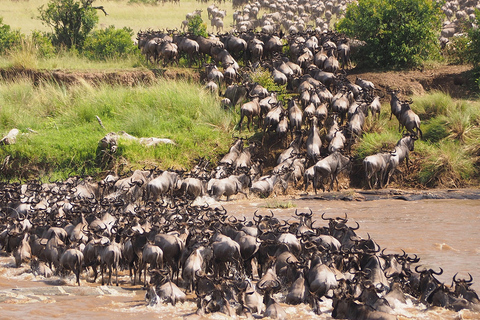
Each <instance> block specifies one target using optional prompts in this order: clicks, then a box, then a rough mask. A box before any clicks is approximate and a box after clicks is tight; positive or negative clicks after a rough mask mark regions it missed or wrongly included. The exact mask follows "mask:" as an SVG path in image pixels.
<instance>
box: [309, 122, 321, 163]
mask: <svg viewBox="0 0 480 320" xmlns="http://www.w3.org/2000/svg"><path fill="white" fill-rule="evenodd" d="M310 121H311V123H312V125H311V127H310V133H309V134H308V138H307V161H306V163H309V162H308V160H310V159H311V160H312V163H315V162H316V161H318V159H319V158H320V149H321V148H322V139H321V138H320V132H319V130H318V127H317V118H316V117H315V116H314V117H311V118H310Z"/></svg>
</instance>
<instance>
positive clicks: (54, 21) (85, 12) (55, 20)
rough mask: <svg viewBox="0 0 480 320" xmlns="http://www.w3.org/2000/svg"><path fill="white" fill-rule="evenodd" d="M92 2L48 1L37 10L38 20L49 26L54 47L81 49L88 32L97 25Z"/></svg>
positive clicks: (81, 0)
mask: <svg viewBox="0 0 480 320" xmlns="http://www.w3.org/2000/svg"><path fill="white" fill-rule="evenodd" d="M92 2H93V0H78V1H77V0H50V2H48V3H47V5H46V6H45V5H42V6H40V7H39V8H38V11H39V13H40V16H39V19H40V20H42V21H43V23H44V24H45V25H47V26H50V27H51V28H52V30H53V33H51V34H50V36H51V38H52V43H53V44H54V45H55V46H62V45H63V46H66V47H67V48H72V47H73V48H77V49H81V48H82V46H83V43H84V42H85V39H86V37H87V35H88V34H89V32H90V31H91V30H92V29H93V28H94V27H95V25H96V24H97V23H98V16H97V11H96V9H101V10H103V7H98V8H95V7H92Z"/></svg>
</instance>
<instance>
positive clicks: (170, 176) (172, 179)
mask: <svg viewBox="0 0 480 320" xmlns="http://www.w3.org/2000/svg"><path fill="white" fill-rule="evenodd" d="M179 178H180V177H179V174H178V173H177V172H173V171H163V172H162V174H160V175H159V176H158V177H156V178H154V179H152V180H151V181H150V182H148V184H147V188H146V199H149V200H150V199H151V200H153V201H156V200H157V199H158V198H159V197H161V196H164V195H165V194H167V193H169V194H170V197H171V198H173V191H174V190H175V189H178V182H179V181H180V180H179Z"/></svg>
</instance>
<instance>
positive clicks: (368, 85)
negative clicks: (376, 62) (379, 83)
mask: <svg viewBox="0 0 480 320" xmlns="http://www.w3.org/2000/svg"><path fill="white" fill-rule="evenodd" d="M355 84H356V85H358V86H360V87H361V88H362V90H363V91H366V92H368V93H370V94H372V93H373V91H374V90H375V85H374V84H373V82H371V81H367V80H363V79H361V78H358V77H357V78H356V79H355Z"/></svg>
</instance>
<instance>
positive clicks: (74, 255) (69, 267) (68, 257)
mask: <svg viewBox="0 0 480 320" xmlns="http://www.w3.org/2000/svg"><path fill="white" fill-rule="evenodd" d="M82 265H83V253H82V252H81V251H80V250H78V249H75V248H70V249H67V250H66V251H65V252H64V253H63V254H62V256H61V257H60V266H61V268H62V270H64V271H73V273H75V277H76V282H77V284H78V285H80V272H81V271H82Z"/></svg>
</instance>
